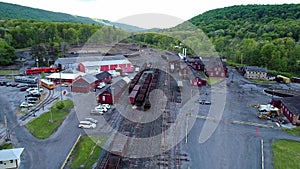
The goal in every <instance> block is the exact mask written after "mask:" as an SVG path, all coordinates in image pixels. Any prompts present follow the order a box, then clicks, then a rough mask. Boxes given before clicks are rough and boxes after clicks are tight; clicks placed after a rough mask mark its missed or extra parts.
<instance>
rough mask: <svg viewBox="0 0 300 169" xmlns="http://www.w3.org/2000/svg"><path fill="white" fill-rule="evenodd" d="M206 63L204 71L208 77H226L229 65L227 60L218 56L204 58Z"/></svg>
mask: <svg viewBox="0 0 300 169" xmlns="http://www.w3.org/2000/svg"><path fill="white" fill-rule="evenodd" d="M202 61H203V63H204V64H205V69H204V73H205V75H206V76H207V77H217V78H226V77H227V67H226V62H223V61H222V60H221V59H220V58H218V57H210V58H203V59H202Z"/></svg>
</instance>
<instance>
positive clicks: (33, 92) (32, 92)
mask: <svg viewBox="0 0 300 169" xmlns="http://www.w3.org/2000/svg"><path fill="white" fill-rule="evenodd" d="M29 94H32V95H38V94H41V93H40V92H39V91H38V90H32V91H29Z"/></svg>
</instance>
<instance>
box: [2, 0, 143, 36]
mask: <svg viewBox="0 0 300 169" xmlns="http://www.w3.org/2000/svg"><path fill="white" fill-rule="evenodd" d="M0 9H1V10H0V18H1V19H26V20H39V21H48V22H73V23H87V24H98V25H109V26H113V25H114V26H116V27H118V28H121V29H124V30H127V31H141V30H145V29H143V28H139V27H136V26H132V25H127V24H123V23H115V22H110V21H108V20H104V19H92V18H89V17H83V16H74V15H70V14H66V13H60V12H51V11H46V10H42V9H37V8H31V7H25V6H21V5H16V4H10V3H4V2H0Z"/></svg>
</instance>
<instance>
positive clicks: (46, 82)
mask: <svg viewBox="0 0 300 169" xmlns="http://www.w3.org/2000/svg"><path fill="white" fill-rule="evenodd" d="M40 83H41V85H42V86H44V87H45V88H47V89H49V90H52V89H54V88H55V85H54V83H53V82H52V81H50V80H47V79H41V80H40Z"/></svg>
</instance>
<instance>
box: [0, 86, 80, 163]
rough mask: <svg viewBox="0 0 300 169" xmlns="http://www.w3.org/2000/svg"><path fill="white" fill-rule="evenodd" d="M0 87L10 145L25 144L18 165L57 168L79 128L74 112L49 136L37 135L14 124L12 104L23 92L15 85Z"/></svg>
mask: <svg viewBox="0 0 300 169" xmlns="http://www.w3.org/2000/svg"><path fill="white" fill-rule="evenodd" d="M0 90H1V93H5V94H4V95H3V94H1V95H0V104H1V105H0V109H1V110H0V111H1V114H2V116H3V113H4V112H5V113H6V115H7V120H8V128H9V129H10V132H11V133H12V135H11V138H12V141H13V143H14V146H15V147H24V148H25V149H24V153H23V156H22V163H21V166H20V169H41V168H44V169H47V168H49V169H53V168H60V166H61V165H62V164H63V161H64V160H65V158H66V156H67V154H68V153H69V151H70V149H71V147H72V146H73V143H74V142H75V140H76V139H77V137H78V135H79V134H80V133H81V132H83V131H82V130H81V129H78V127H77V124H78V120H77V116H76V113H75V112H74V111H72V112H71V113H70V114H69V116H68V117H67V118H66V119H65V121H64V122H63V124H62V126H60V127H59V129H58V130H57V131H56V132H55V133H54V134H53V135H51V137H50V138H47V139H43V140H42V139H37V138H35V137H33V136H32V135H31V134H30V133H29V132H28V131H27V129H26V128H25V126H20V125H18V120H17V117H16V108H17V107H18V105H19V104H20V102H21V101H22V100H23V98H24V96H23V95H25V93H22V92H19V91H18V89H17V88H13V87H5V86H1V87H0ZM7 96H8V97H7Z"/></svg>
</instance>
